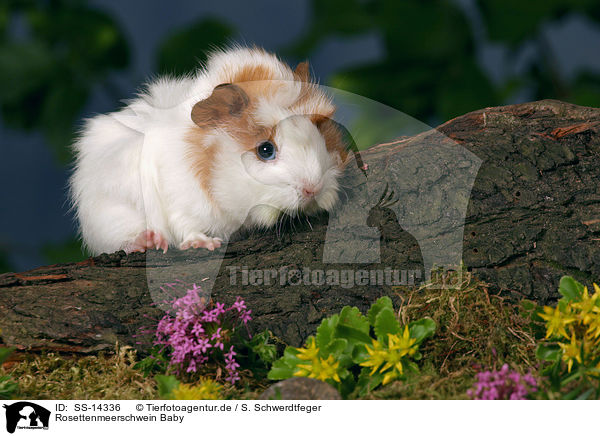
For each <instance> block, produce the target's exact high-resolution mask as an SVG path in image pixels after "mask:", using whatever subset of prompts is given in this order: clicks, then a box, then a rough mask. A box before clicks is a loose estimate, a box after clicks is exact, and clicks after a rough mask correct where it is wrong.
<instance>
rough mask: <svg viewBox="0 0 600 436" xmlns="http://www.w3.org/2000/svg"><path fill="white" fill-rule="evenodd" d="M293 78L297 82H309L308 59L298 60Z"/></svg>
mask: <svg viewBox="0 0 600 436" xmlns="http://www.w3.org/2000/svg"><path fill="white" fill-rule="evenodd" d="M294 78H295V79H296V81H298V82H310V66H309V65H308V61H304V62H300V63H299V64H298V65H297V66H296V69H295V70H294Z"/></svg>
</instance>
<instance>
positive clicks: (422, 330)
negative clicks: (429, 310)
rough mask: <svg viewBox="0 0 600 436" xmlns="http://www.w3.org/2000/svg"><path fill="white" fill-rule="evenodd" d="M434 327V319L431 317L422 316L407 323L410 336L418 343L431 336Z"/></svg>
mask: <svg viewBox="0 0 600 436" xmlns="http://www.w3.org/2000/svg"><path fill="white" fill-rule="evenodd" d="M435 329H436V325H435V321H434V320H432V319H431V318H422V319H419V320H417V321H413V322H411V323H409V324H408V330H409V331H410V337H411V338H414V339H416V340H417V344H420V343H421V342H423V341H424V340H425V339H427V338H428V337H430V336H433V334H434V333H435Z"/></svg>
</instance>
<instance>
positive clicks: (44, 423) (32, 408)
mask: <svg viewBox="0 0 600 436" xmlns="http://www.w3.org/2000/svg"><path fill="white" fill-rule="evenodd" d="M2 407H4V408H5V409H6V431H8V432H9V433H14V432H15V430H17V429H18V430H48V423H49V422H50V411H49V410H47V409H45V408H44V407H42V406H38V405H37V404H35V403H31V402H29V401H19V402H17V403H13V404H9V405H8V404H4V405H3V406H2Z"/></svg>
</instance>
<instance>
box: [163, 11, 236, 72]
mask: <svg viewBox="0 0 600 436" xmlns="http://www.w3.org/2000/svg"><path fill="white" fill-rule="evenodd" d="M232 37H233V29H232V28H231V27H230V26H229V25H227V24H224V23H222V22H220V21H218V20H216V19H213V18H207V19H203V20H199V21H196V22H195V23H193V24H192V25H191V26H189V27H187V28H184V29H182V30H178V31H176V32H175V33H173V34H172V35H170V36H169V37H168V38H167V39H166V40H165V41H164V42H163V43H162V44H161V45H160V47H159V49H158V55H157V57H158V72H159V73H160V74H174V75H182V74H187V73H191V72H193V71H195V70H196V69H197V68H198V65H200V64H201V63H203V62H204V61H206V54H207V52H209V51H210V50H212V49H215V48H219V47H223V46H225V45H226V44H227V42H228V41H229V40H230V39H231V38H232Z"/></svg>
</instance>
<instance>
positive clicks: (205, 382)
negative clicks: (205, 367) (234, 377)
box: [172, 378, 222, 400]
mask: <svg viewBox="0 0 600 436" xmlns="http://www.w3.org/2000/svg"><path fill="white" fill-rule="evenodd" d="M221 389H222V386H221V385H220V384H219V383H217V382H215V381H213V380H211V379H205V378H202V379H200V383H198V384H196V385H194V386H192V385H189V384H185V383H180V384H179V386H177V387H176V388H175V389H173V392H172V396H173V399H174V400H220V399H221Z"/></svg>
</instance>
